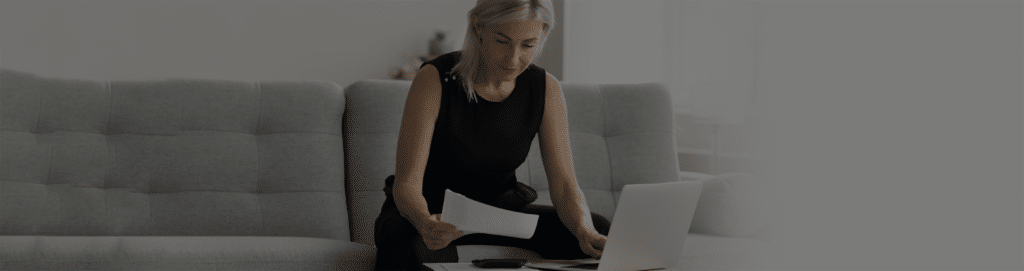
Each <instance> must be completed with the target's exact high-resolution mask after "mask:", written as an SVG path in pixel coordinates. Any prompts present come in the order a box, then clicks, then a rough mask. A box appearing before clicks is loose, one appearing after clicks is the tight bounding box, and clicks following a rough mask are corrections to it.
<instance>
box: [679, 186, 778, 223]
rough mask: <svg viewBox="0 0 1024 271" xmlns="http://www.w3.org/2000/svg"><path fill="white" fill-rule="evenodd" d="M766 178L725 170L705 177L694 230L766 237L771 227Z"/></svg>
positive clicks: (694, 218)
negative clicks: (767, 214) (767, 206)
mask: <svg viewBox="0 0 1024 271" xmlns="http://www.w3.org/2000/svg"><path fill="white" fill-rule="evenodd" d="M765 192H767V191H766V185H765V183H764V180H762V179H760V178H758V177H757V176H754V175H751V174H746V173H725V174H719V175H717V176H714V177H712V178H710V179H707V180H705V181H704V188H703V191H701V196H700V202H698V204H697V209H696V211H694V214H693V223H692V224H691V225H690V231H691V232H699V233H704V234H713V235H719V236H731V237H763V235H764V234H765V233H766V231H767V230H768V220H769V219H768V218H767V217H766V215H765V214H766V212H767V210H766V208H765V205H766V204H767V202H766V200H765V199H764V196H762V195H763V194H765Z"/></svg>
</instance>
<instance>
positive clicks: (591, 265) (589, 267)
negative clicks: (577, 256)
mask: <svg viewBox="0 0 1024 271" xmlns="http://www.w3.org/2000/svg"><path fill="white" fill-rule="evenodd" d="M566 268H576V269H586V270H597V264H596V263H584V264H577V265H570V266H566Z"/></svg>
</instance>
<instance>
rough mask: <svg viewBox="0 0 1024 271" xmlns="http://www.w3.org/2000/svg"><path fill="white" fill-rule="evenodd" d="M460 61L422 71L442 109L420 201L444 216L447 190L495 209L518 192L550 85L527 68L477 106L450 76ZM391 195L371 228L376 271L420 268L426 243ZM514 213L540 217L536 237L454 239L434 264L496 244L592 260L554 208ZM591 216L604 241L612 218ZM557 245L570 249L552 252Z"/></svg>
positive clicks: (436, 62)
mask: <svg viewBox="0 0 1024 271" xmlns="http://www.w3.org/2000/svg"><path fill="white" fill-rule="evenodd" d="M459 57H461V53H460V52H458V51H456V52H452V53H448V54H445V55H441V56H438V57H437V58H434V59H432V60H430V61H428V62H426V63H424V64H423V65H427V64H430V65H433V66H434V67H435V68H437V70H438V74H439V75H440V78H439V80H440V82H441V106H440V109H439V111H438V115H437V120H436V122H435V123H434V132H433V135H432V138H431V142H430V144H431V145H430V154H429V157H428V159H427V165H426V169H425V171H424V176H423V196H424V198H426V200H427V208H428V210H429V211H430V213H431V214H438V213H441V208H442V206H443V203H444V191H445V189H451V190H452V191H453V192H456V193H459V194H462V195H465V196H466V197H468V198H470V199H473V200H476V201H480V202H483V203H487V204H491V205H494V206H499V205H498V204H497V203H496V201H497V200H498V199H499V197H500V196H501V195H502V194H505V193H506V192H509V191H510V190H511V189H513V188H514V187H515V186H516V183H517V180H516V175H515V171H516V168H518V167H519V166H520V165H522V163H523V162H525V161H526V156H527V154H529V151H530V143H531V142H532V141H533V138H534V137H536V136H537V132H538V131H539V130H540V124H541V120H542V119H543V115H544V96H545V95H544V94H545V92H546V82H547V73H545V72H544V69H542V68H540V67H537V66H536V65H533V64H530V66H529V67H528V68H527V69H526V70H525V71H524V72H523V73H522V74H520V75H519V76H518V77H516V85H515V88H514V89H513V90H512V93H511V94H509V95H508V96H507V97H506V98H505V99H504V100H501V101H488V100H486V99H483V98H482V97H479V96H478V97H477V102H472V101H470V100H469V98H468V97H467V96H466V92H465V90H464V87H463V86H462V84H461V82H460V81H459V80H458V79H459V75H457V74H455V73H454V72H452V68H453V67H454V66H455V64H456V63H457V62H458V59H459ZM393 180H394V175H392V176H389V177H388V179H387V180H386V181H385V182H386V184H385V191H386V192H390V189H391V186H392V183H393ZM386 194H387V195H388V198H387V200H386V201H385V203H384V206H383V207H382V209H381V214H380V216H379V217H378V218H377V221H376V224H375V228H374V242H375V244H376V246H377V251H378V253H377V269H378V270H382V269H384V270H394V269H410V268H415V267H418V266H419V265H420V261H419V259H417V258H416V257H413V256H412V255H413V254H415V252H414V251H413V250H412V246H411V244H412V243H413V242H419V243H422V242H423V240H422V237H420V236H419V234H418V232H417V231H416V230H415V228H414V227H412V224H411V223H409V222H408V221H407V220H405V218H403V217H401V215H400V214H399V213H398V208H397V207H395V203H394V199H393V198H392V197H391V193H386ZM515 211H520V212H525V213H535V214H540V215H541V219H540V220H541V221H540V222H538V228H537V230H536V231H535V234H534V238H531V239H529V240H526V239H518V238H511V237H502V236H493V235H487V234H471V235H467V236H464V237H462V238H459V239H457V240H455V241H454V242H452V244H451V245H449V246H448V247H447V248H445V249H441V250H440V251H427V253H428V254H435V256H436V257H441V259H434V260H436V261H432V262H442V261H457V260H458V257H457V255H455V253H454V246H456V245H465V244H492V245H508V246H516V247H523V248H527V249H531V250H534V251H536V252H538V253H539V254H541V256H544V257H545V258H585V257H587V256H586V255H585V254H583V253H582V251H581V250H580V248H579V245H578V242H577V241H576V238H575V236H573V235H572V234H571V233H570V232H569V231H568V229H566V228H565V226H564V225H562V223H561V221H560V220H559V218H558V216H557V213H555V211H554V208H551V207H550V206H537V205H528V206H525V207H521V208H517V209H516V210H515ZM592 216H593V217H594V220H595V227H597V228H598V231H599V232H602V234H607V226H608V223H607V219H604V218H603V217H600V216H599V215H597V214H592ZM598 224H601V225H598ZM559 227H560V229H557V228H559ZM548 228H552V229H548ZM566 234H568V236H566ZM534 239H536V240H534ZM531 240H533V241H532V242H531ZM558 240H562V241H558ZM540 241H543V242H540ZM553 242H557V243H565V242H569V244H568V245H567V246H552V243H553ZM555 247H557V248H559V249H560V250H566V249H568V250H570V251H569V252H564V251H563V252H558V253H545V252H544V251H546V250H548V249H547V248H555ZM573 248H574V249H573ZM539 250H541V251H539ZM421 254H422V251H421ZM545 254H548V255H545Z"/></svg>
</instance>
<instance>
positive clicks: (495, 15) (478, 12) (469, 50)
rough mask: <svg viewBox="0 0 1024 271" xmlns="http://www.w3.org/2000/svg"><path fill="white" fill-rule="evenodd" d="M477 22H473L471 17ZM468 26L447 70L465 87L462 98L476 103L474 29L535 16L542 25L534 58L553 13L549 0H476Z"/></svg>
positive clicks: (476, 38) (478, 52)
mask: <svg viewBox="0 0 1024 271" xmlns="http://www.w3.org/2000/svg"><path fill="white" fill-rule="evenodd" d="M474 16H475V17H476V19H477V24H476V25H473V17H474ZM466 17H467V19H469V27H467V28H466V39H465V41H464V42H463V43H462V56H461V57H460V58H459V62H458V63H456V64H455V67H454V68H452V71H451V73H455V74H457V75H458V77H459V78H458V80H459V81H460V82H461V83H462V85H463V87H464V89H465V90H466V97H468V98H469V100H470V101H473V102H477V96H476V91H474V90H473V78H476V75H477V69H478V68H479V66H480V64H481V63H480V56H481V55H482V54H483V53H482V52H481V49H480V37H479V36H477V34H476V29H477V28H485V27H487V26H491V25H495V24H502V23H508V22H517V21H525V20H530V19H537V20H538V21H540V23H541V24H542V27H543V28H542V31H541V32H542V33H541V36H540V38H539V39H540V40H539V41H538V42H537V47H535V50H536V53H535V54H534V57H536V56H538V55H540V54H541V53H543V50H544V44H545V43H546V42H547V39H548V33H550V32H551V29H552V28H554V27H555V12H554V8H553V7H552V5H551V0H477V1H476V6H475V7H473V9H470V10H469V14H467V16H466Z"/></svg>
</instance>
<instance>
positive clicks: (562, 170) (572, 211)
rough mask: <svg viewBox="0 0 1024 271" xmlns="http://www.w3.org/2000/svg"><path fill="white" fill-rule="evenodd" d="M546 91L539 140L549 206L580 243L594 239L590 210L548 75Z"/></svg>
mask: <svg viewBox="0 0 1024 271" xmlns="http://www.w3.org/2000/svg"><path fill="white" fill-rule="evenodd" d="M546 85H547V90H546V92H545V98H544V118H543V120H542V121H541V126H540V132H539V140H538V143H539V145H540V153H541V159H542V160H543V161H544V169H545V173H547V177H548V186H549V187H550V189H551V202H552V203H553V204H554V207H555V210H556V211H557V212H558V217H559V218H560V219H561V220H562V223H563V224H565V226H566V227H568V228H569V231H571V232H572V234H573V235H576V238H579V239H581V240H582V239H583V238H584V237H586V236H588V235H596V234H598V233H597V230H595V229H594V225H593V222H592V220H591V218H590V208H589V207H587V200H586V198H584V196H583V191H581V190H580V187H579V185H578V184H577V183H576V173H575V170H574V169H573V162H572V151H571V150H570V149H569V123H568V117H567V115H566V111H565V97H564V96H562V87H561V85H559V84H558V81H557V80H556V79H555V77H554V76H552V75H551V74H550V73H549V74H548V75H547V84H546Z"/></svg>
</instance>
